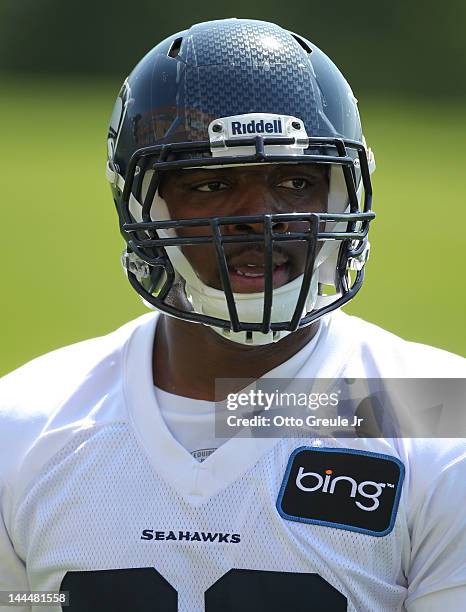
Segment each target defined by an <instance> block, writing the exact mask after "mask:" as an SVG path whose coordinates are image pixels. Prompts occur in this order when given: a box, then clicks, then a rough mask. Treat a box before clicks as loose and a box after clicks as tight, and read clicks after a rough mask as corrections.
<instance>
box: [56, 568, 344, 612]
mask: <svg viewBox="0 0 466 612" xmlns="http://www.w3.org/2000/svg"><path fill="white" fill-rule="evenodd" d="M60 590H61V591H69V600H70V605H69V607H67V608H66V610H67V611H68V612H84V611H86V612H89V611H91V610H92V611H93V610H96V611H97V610H98V611H99V612H123V611H124V612H128V611H129V610H131V611H134V612H136V611H137V612H176V611H177V609H178V593H177V591H176V590H175V589H174V588H173V586H172V585H171V584H170V583H169V582H168V581H167V580H165V578H164V577H163V576H162V575H161V574H159V572H158V571H157V570H156V569H154V568H153V567H144V568H134V569H112V570H100V571H91V572H87V571H83V572H81V571H80V572H68V573H67V574H66V575H65V577H64V578H63V581H62V583H61V587H60ZM204 601H205V612H275V611H277V612H278V611H280V612H283V611H284V610H299V611H305V610H312V612H346V610H347V600H346V597H345V596H344V595H343V594H342V593H340V592H338V591H337V590H336V589H335V587H333V586H332V585H331V584H329V583H328V582H327V581H326V580H324V579H323V578H322V576H319V575H318V574H297V573H292V572H264V571H259V570H246V569H232V570H230V571H229V572H227V573H226V574H224V575H223V576H222V577H221V578H219V580H217V582H215V583H214V584H213V585H212V586H211V587H209V588H208V589H207V591H206V592H205V594H204Z"/></svg>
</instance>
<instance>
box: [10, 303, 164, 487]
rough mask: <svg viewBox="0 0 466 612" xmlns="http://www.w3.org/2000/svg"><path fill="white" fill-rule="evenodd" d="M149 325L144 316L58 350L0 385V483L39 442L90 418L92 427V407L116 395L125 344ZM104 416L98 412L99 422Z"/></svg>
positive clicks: (149, 317)
mask: <svg viewBox="0 0 466 612" xmlns="http://www.w3.org/2000/svg"><path fill="white" fill-rule="evenodd" d="M153 319H154V315H153V314H149V315H144V316H143V317H140V318H138V319H136V320H134V321H131V322H130V323H127V324H126V325H124V326H123V327H121V328H119V329H118V330H116V331H114V332H112V333H110V334H108V335H106V336H102V337H98V338H93V339H91V340H85V341H83V342H79V343H77V344H73V345H70V346H66V347H63V348H60V349H58V350H55V351H53V352H51V353H48V354H46V355H43V356H41V357H38V358H37V359H34V360H33V361H30V362H29V363H27V364H25V365H24V366H22V367H20V368H18V369H17V370H15V371H13V372H11V373H10V374H8V375H7V376H5V377H3V378H2V379H1V380H0V483H1V480H2V478H4V477H7V475H8V473H9V472H12V471H13V470H15V469H17V467H18V466H19V465H20V463H21V462H22V459H23V458H24V455H25V454H26V453H27V452H28V451H29V449H31V447H32V446H33V445H34V444H36V442H37V440H38V439H39V438H41V437H42V438H45V437H47V436H48V437H49V438H53V435H52V434H56V433H57V432H62V433H63V432H66V431H72V430H73V428H77V427H79V426H80V425H82V423H84V422H89V418H90V415H93V416H91V419H92V420H93V421H95V419H96V406H98V405H99V406H101V405H102V401H103V398H109V397H111V396H112V395H116V394H118V391H119V387H120V385H121V380H122V374H121V372H122V367H123V362H124V358H125V347H126V345H127V343H128V341H129V339H130V338H131V336H132V335H133V333H134V331H135V330H136V329H138V328H140V327H141V326H143V325H144V324H145V323H150V322H151V321H152V320H153ZM109 412H110V411H109V410H107V412H106V413H105V412H104V411H103V410H100V411H99V418H100V419H102V418H106V414H107V415H108V414H109ZM53 447H54V445H53V444H50V449H52V448H53ZM50 452H52V451H51V450H50Z"/></svg>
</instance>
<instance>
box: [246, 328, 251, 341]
mask: <svg viewBox="0 0 466 612" xmlns="http://www.w3.org/2000/svg"><path fill="white" fill-rule="evenodd" d="M246 342H247V343H248V344H252V331H247V332H246Z"/></svg>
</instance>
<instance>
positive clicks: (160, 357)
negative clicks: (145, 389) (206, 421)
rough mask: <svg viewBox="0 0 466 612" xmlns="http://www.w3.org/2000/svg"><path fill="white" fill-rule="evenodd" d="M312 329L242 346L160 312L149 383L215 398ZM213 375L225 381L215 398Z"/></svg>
mask: <svg viewBox="0 0 466 612" xmlns="http://www.w3.org/2000/svg"><path fill="white" fill-rule="evenodd" d="M317 329H318V324H317V323H314V324H312V325H310V326H308V327H305V328H303V329H300V330H298V331H296V332H294V333H292V334H289V335H288V336H286V337H285V338H284V339H283V340H280V341H279V342H277V343H274V344H267V345H264V346H245V345H243V344H238V343H236V342H232V341H230V340H226V339H224V338H222V337H221V336H220V335H219V334H217V333H216V332H214V331H213V330H212V329H210V328H209V327H206V326H205V325H200V324H197V323H190V322H188V321H182V320H180V319H175V318H173V317H168V316H165V315H161V319H160V321H159V322H158V325H157V331H156V335H155V340H154V350H153V359H152V363H153V373H154V383H155V384H156V385H157V386H158V387H160V388H161V389H163V390H165V391H167V392H169V393H173V394H175V395H181V396H184V397H190V398H193V399H201V400H208V401H214V400H217V401H219V400H222V399H224V397H226V395H227V394H228V393H235V392H238V391H240V390H241V389H242V388H243V387H244V381H243V382H240V381H238V382H236V384H235V380H234V379H248V381H249V382H252V381H253V380H257V379H258V378H260V377H261V376H263V375H264V374H265V373H266V372H269V371H270V370H272V369H273V368H276V367H277V366H279V365H280V364H282V363H284V362H285V361H287V360H288V359H290V358H291V357H292V356H293V355H294V354H295V353H297V352H298V351H299V350H301V349H302V348H303V346H305V345H306V344H307V343H308V342H309V341H310V340H311V339H312V337H313V336H314V335H315V333H316V332H317ZM218 378H224V379H226V378H227V379H231V383H229V384H228V385H227V387H228V388H227V387H226V388H225V389H224V393H223V395H224V397H215V380H216V379H218ZM222 387H223V385H222ZM230 387H231V388H230Z"/></svg>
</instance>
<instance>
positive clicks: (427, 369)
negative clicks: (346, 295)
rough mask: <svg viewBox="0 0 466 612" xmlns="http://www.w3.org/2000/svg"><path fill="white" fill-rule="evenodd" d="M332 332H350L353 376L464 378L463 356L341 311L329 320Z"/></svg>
mask: <svg viewBox="0 0 466 612" xmlns="http://www.w3.org/2000/svg"><path fill="white" fill-rule="evenodd" d="M332 327H333V333H334V334H335V335H338V336H339V337H340V338H347V337H349V336H351V346H352V352H351V355H352V358H351V360H350V358H348V364H347V367H348V368H349V369H350V370H351V369H352V370H355V371H354V374H353V375H354V376H361V377H364V376H374V377H375V376H381V377H393V378H396V377H411V378H464V377H466V359H464V358H463V357H461V356H459V355H455V354H453V353H449V352H448V351H445V350H442V349H439V348H435V347H432V346H428V345H425V344H419V343H417V342H410V341H408V340H405V339H403V338H400V337H399V336H397V335H395V334H393V333H391V332H389V331H387V330H385V329H383V328H381V327H379V326H378V325H374V324H373V323H369V322H368V321H364V320H363V319H359V318H358V317H354V316H349V315H347V314H344V313H343V312H338V313H336V315H335V317H334V320H333V321H332Z"/></svg>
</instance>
